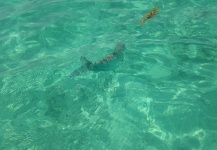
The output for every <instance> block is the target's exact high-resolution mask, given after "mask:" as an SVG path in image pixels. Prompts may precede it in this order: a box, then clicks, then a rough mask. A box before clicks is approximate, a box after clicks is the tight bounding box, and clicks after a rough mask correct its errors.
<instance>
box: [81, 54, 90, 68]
mask: <svg viewBox="0 0 217 150" xmlns="http://www.w3.org/2000/svg"><path fill="white" fill-rule="evenodd" d="M80 60H81V61H82V65H85V66H89V65H90V64H92V62H91V61H89V60H87V58H86V57H84V56H81V58H80Z"/></svg>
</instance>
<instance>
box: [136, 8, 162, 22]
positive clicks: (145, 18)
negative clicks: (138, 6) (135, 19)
mask: <svg viewBox="0 0 217 150" xmlns="http://www.w3.org/2000/svg"><path fill="white" fill-rule="evenodd" d="M158 8H159V7H155V8H153V9H152V11H151V12H149V13H148V14H146V16H145V17H144V18H143V19H142V21H141V23H140V25H141V26H142V25H144V24H145V22H146V21H147V20H148V19H151V18H152V17H154V16H155V15H156V14H158V13H159V12H158Z"/></svg>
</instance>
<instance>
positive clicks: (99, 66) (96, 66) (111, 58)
mask: <svg viewBox="0 0 217 150" xmlns="http://www.w3.org/2000/svg"><path fill="white" fill-rule="evenodd" d="M124 50H125V44H123V43H117V44H116V47H115V50H114V51H113V52H112V53H110V54H108V55H107V56H106V57H104V58H103V59H102V60H100V61H96V62H91V61H90V60H88V59H87V58H86V57H84V56H81V57H80V60H81V62H82V65H81V67H79V68H77V69H75V70H74V71H73V72H72V73H71V74H70V75H69V77H76V76H80V75H81V74H83V73H85V72H87V71H93V72H99V71H109V70H114V69H115V68H117V67H118V62H119V61H123V58H124V57H123V52H124Z"/></svg>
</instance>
